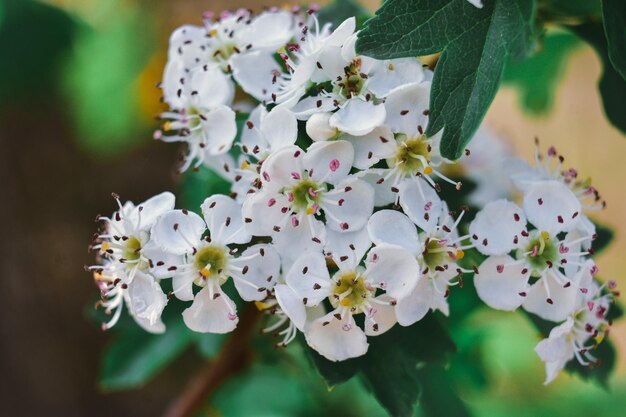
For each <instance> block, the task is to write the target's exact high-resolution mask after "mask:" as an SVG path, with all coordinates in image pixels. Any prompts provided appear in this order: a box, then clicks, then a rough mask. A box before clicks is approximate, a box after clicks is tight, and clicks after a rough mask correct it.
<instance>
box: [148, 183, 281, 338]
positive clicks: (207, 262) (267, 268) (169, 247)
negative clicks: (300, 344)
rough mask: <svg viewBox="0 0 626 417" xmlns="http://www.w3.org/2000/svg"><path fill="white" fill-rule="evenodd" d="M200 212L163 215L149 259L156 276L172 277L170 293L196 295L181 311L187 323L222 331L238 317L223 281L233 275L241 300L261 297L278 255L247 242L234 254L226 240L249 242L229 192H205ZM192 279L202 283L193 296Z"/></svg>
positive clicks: (199, 328) (270, 282) (273, 274)
mask: <svg viewBox="0 0 626 417" xmlns="http://www.w3.org/2000/svg"><path fill="white" fill-rule="evenodd" d="M202 213H203V216H204V220H203V218H202V217H200V216H198V215H197V214H195V213H192V212H188V211H185V210H172V211H170V212H168V213H166V214H164V215H163V216H161V217H160V218H159V220H158V221H157V223H156V224H155V225H154V227H153V228H152V235H153V239H154V243H155V246H156V247H157V248H158V250H155V251H154V252H153V253H151V256H150V265H151V270H152V272H153V273H154V274H155V275H156V276H158V277H161V278H167V277H172V278H173V282H172V286H173V293H174V295H176V296H177V297H178V298H180V299H181V300H192V299H193V300H194V301H193V304H192V305H191V307H189V308H188V309H186V310H185V311H184V312H183V318H184V320H185V323H186V324H187V326H188V327H189V328H190V329H192V330H194V331H198V332H211V333H226V332H229V331H232V330H233V329H234V328H235V326H236V324H237V321H238V318H237V314H236V308H235V304H234V303H233V301H232V300H231V299H230V297H228V295H226V294H225V293H224V292H223V291H222V289H221V285H222V284H224V282H225V281H226V280H227V279H228V278H229V277H230V278H233V280H234V284H235V287H236V288H237V291H238V292H239V295H240V296H241V297H242V298H243V299H244V300H247V301H250V300H261V299H263V298H265V297H266V292H267V291H268V290H271V288H272V287H273V285H274V283H275V280H276V277H277V276H278V272H279V268H280V258H279V257H278V254H277V253H276V251H275V250H274V249H273V248H272V247H271V246H270V245H267V244H257V245H253V246H250V247H248V249H246V250H244V251H243V253H242V254H241V255H240V256H236V254H237V250H236V249H234V248H232V247H230V246H229V245H232V244H245V243H248V242H249V241H250V238H251V236H250V235H249V234H248V233H247V232H246V231H245V228H244V226H243V219H242V217H241V207H240V206H239V205H238V204H237V203H236V202H235V201H234V200H232V199H231V198H229V197H226V196H222V195H214V196H212V197H209V198H207V199H206V200H205V201H204V203H203V204H202ZM207 231H208V235H206V236H205V233H206V232H207ZM172 258H174V259H172ZM193 284H196V285H198V286H200V287H203V288H202V289H201V290H200V292H199V293H198V294H196V295H195V297H194V294H193Z"/></svg>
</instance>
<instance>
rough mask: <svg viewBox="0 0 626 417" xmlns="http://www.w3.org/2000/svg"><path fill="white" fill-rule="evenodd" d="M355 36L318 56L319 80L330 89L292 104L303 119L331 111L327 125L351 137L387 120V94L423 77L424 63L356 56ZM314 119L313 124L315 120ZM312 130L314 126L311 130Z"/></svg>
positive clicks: (414, 60)
mask: <svg viewBox="0 0 626 417" xmlns="http://www.w3.org/2000/svg"><path fill="white" fill-rule="evenodd" d="M355 41H356V35H355V34H353V35H351V36H350V37H349V38H347V39H346V40H345V42H344V44H343V45H342V46H341V47H339V46H334V47H328V48H327V49H326V51H325V52H324V53H323V54H320V55H319V56H318V60H317V61H316V67H317V68H318V73H319V76H320V77H319V79H318V80H317V82H330V84H331V89H330V91H325V90H321V91H320V92H319V94H318V95H317V96H313V97H307V98H305V99H304V100H302V101H300V102H299V103H298V104H296V105H295V106H294V107H293V110H294V112H295V113H296V115H297V116H298V118H300V119H304V120H306V119H308V118H309V117H311V116H312V115H315V114H318V113H328V112H331V111H334V110H336V111H335V112H334V113H332V114H329V115H328V125H329V127H330V128H334V129H337V131H339V132H343V133H347V134H349V135H352V136H363V135H366V134H368V133H370V132H372V130H374V129H375V128H377V127H380V126H382V125H383V123H384V122H385V117H386V110H385V107H386V106H385V105H384V104H383V102H384V99H385V97H387V96H388V95H390V94H391V93H392V92H393V91H394V90H396V89H398V88H400V87H402V86H403V85H406V84H410V83H419V82H421V81H422V80H423V79H424V72H423V70H422V65H421V63H420V62H419V60H418V59H417V58H403V59H395V60H389V61H378V60H375V59H372V58H368V57H365V56H357V55H356V53H355V50H354V44H355ZM315 121H316V120H314V121H313V122H312V123H315ZM309 130H311V131H312V132H313V133H315V132H314V129H313V126H310V129H309Z"/></svg>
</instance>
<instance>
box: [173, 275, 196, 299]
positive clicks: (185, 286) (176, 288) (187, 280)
mask: <svg viewBox="0 0 626 417" xmlns="http://www.w3.org/2000/svg"><path fill="white" fill-rule="evenodd" d="M197 277H198V275H197V272H196V271H189V272H184V273H179V274H176V275H174V276H173V277H172V292H173V293H174V295H175V296H176V298H178V299H179V300H182V301H191V300H193V282H194V281H195V279H196V278H197Z"/></svg>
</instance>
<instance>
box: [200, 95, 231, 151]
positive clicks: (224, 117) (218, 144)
mask: <svg viewBox="0 0 626 417" xmlns="http://www.w3.org/2000/svg"><path fill="white" fill-rule="evenodd" d="M204 117H205V119H206V120H203V121H202V122H201V123H202V133H203V135H204V137H205V138H206V148H205V150H206V151H207V152H208V153H209V154H210V155H220V154H224V153H226V152H228V151H229V150H230V148H231V147H232V146H233V141H234V140H235V136H237V123H236V122H235V112H234V111H233V110H232V109H231V108H230V107H228V106H222V105H220V106H217V107H215V108H214V109H213V110H211V111H209V112H208V113H207V114H206V115H205V116H204Z"/></svg>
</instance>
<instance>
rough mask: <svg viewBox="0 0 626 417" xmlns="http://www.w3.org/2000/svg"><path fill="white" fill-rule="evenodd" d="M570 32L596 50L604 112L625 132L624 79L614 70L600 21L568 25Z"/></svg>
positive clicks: (625, 81)
mask: <svg viewBox="0 0 626 417" xmlns="http://www.w3.org/2000/svg"><path fill="white" fill-rule="evenodd" d="M569 28H570V30H571V31H572V32H574V33H575V34H577V35H578V36H579V37H580V38H582V39H583V40H585V41H586V42H588V43H589V44H591V46H593V47H594V49H595V50H596V52H597V54H598V56H599V57H600V60H601V61H602V65H603V66H604V70H603V72H602V76H601V78H600V82H599V84H598V88H599V89H600V95H601V97H602V104H603V105H604V112H605V113H606V116H607V118H608V119H609V121H610V122H611V123H612V124H613V125H614V126H615V127H617V128H618V129H619V130H621V131H622V132H623V133H626V111H624V97H626V80H624V78H622V76H621V75H620V74H619V73H618V72H617V71H616V70H615V68H614V67H613V65H612V64H611V62H610V59H609V55H608V45H607V42H606V37H605V35H604V29H603V28H602V24H601V23H585V24H583V25H578V26H570V27H569Z"/></svg>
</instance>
